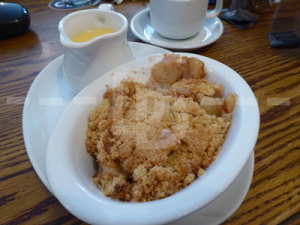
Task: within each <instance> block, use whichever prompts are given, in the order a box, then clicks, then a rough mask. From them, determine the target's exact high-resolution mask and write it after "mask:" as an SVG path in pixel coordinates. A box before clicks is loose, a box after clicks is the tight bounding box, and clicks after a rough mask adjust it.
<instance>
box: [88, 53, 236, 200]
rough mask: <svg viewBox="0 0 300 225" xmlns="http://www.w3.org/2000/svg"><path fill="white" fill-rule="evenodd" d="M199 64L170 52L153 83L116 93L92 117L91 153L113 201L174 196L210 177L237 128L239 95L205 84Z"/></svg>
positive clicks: (126, 85) (129, 83) (127, 83)
mask: <svg viewBox="0 0 300 225" xmlns="http://www.w3.org/2000/svg"><path fill="white" fill-rule="evenodd" d="M205 76H206V72H205V70H204V63H203V62H202V61H200V60H199V59H197V58H187V57H180V56H179V55H175V54H166V55H164V58H163V59H162V61H160V62H158V63H156V64H155V65H153V67H152V69H151V77H150V78H149V80H148V82H147V84H146V85H144V84H141V83H138V82H135V81H134V80H132V79H127V80H123V81H122V82H121V84H120V85H119V86H118V87H116V88H114V89H110V88H108V89H107V91H106V93H105V94H104V96H103V97H104V100H103V103H102V105H100V106H97V107H96V108H95V109H94V110H93V111H92V112H91V113H90V116H89V122H88V130H87V139H86V148H87V152H89V153H90V154H91V155H92V156H93V157H95V160H96V161H97V163H98V166H99V169H98V171H97V172H96V173H95V174H94V176H93V182H94V183H95V185H97V187H98V188H99V189H100V190H101V191H102V192H103V193H104V194H105V195H106V196H108V197H111V198H113V199H118V200H121V201H133V202H145V201H152V200H156V199H161V198H165V197H168V196H170V195H172V194H174V193H176V192H178V191H180V190H181V189H183V188H184V187H186V186H188V185H189V184H191V183H192V182H193V181H194V180H195V179H196V178H197V177H200V176H202V175H203V174H204V173H205V169H206V168H207V167H208V166H209V165H210V164H211V163H212V162H213V161H214V160H215V159H216V157H217V156H218V154H219V152H220V151H221V147H222V144H223V142H224V139H225V137H226V133H227V131H228V128H229V126H230V122H231V114H232V111H233V109H234V107H235V103H236V99H237V95H236V94H233V93H229V94H228V95H227V96H226V97H224V98H222V91H223V87H222V85H221V84H219V85H216V84H213V83H212V82H208V81H207V80H206V79H205Z"/></svg>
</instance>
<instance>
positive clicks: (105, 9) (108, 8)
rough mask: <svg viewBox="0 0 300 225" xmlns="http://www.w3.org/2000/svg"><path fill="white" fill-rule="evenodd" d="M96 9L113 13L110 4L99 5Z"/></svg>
mask: <svg viewBox="0 0 300 225" xmlns="http://www.w3.org/2000/svg"><path fill="white" fill-rule="evenodd" d="M98 9H100V10H104V11H115V10H114V7H113V5H112V4H105V3H104V4H101V5H99V7H98Z"/></svg>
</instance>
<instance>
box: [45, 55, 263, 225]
mask: <svg viewBox="0 0 300 225" xmlns="http://www.w3.org/2000/svg"><path fill="white" fill-rule="evenodd" d="M176 54H180V55H181V56H188V57H196V58H199V59H200V60H202V61H204V62H205V64H206V66H207V67H206V68H207V70H208V74H210V73H222V74H224V76H227V77H228V78H230V79H231V80H230V82H233V83H234V84H235V85H236V87H237V88H238V90H239V93H238V96H246V98H239V100H238V106H237V108H238V109H239V110H241V111H242V115H237V116H241V118H240V119H239V120H240V121H241V122H242V125H244V126H247V129H241V128H240V130H238V132H239V133H238V136H237V138H236V139H237V140H234V141H233V144H232V145H233V146H232V147H231V148H230V152H227V153H226V154H223V153H222V151H221V153H220V155H222V158H221V159H220V160H219V158H218V159H217V160H216V161H218V162H217V163H216V161H215V162H214V163H213V164H212V165H211V166H210V167H209V168H208V169H207V171H206V175H204V176H202V177H201V178H200V179H197V180H195V181H194V182H193V183H192V184H191V185H190V186H188V187H186V188H184V189H183V190H181V191H180V192H178V193H176V194H174V195H172V196H170V197H168V198H165V199H161V200H156V201H152V202H145V203H125V202H119V201H114V200H111V199H109V198H104V199H103V198H101V199H100V198H97V197H95V195H94V194H93V193H89V192H88V191H87V190H86V189H85V188H84V187H83V186H82V185H81V184H80V181H79V180H76V179H74V176H72V173H74V171H73V172H72V171H68V169H69V163H68V160H69V161H70V159H68V156H67V155H66V154H65V152H66V150H65V151H64V150H63V151H60V150H61V148H63V147H65V146H66V145H65V143H63V141H64V140H65V138H66V137H67V136H68V131H69V132H70V129H74V128H72V127H69V128H67V126H66V122H67V123H70V121H72V118H73V119H74V118H79V117H80V115H79V114H78V112H77V111H76V110H75V112H74V109H77V108H76V107H75V104H72V103H74V100H75V99H76V97H84V96H90V95H89V94H88V93H90V92H91V91H92V90H93V89H95V87H98V86H100V85H104V84H103V83H105V77H107V76H111V74H112V73H113V72H114V71H118V70H120V69H121V70H122V68H123V69H124V68H133V65H135V66H136V65H137V64H138V65H144V64H145V62H146V61H148V59H149V58H150V57H149V56H148V57H144V58H141V59H137V60H133V61H130V62H128V63H125V64H123V65H121V66H119V67H117V68H115V69H112V70H111V71H109V72H107V73H105V74H104V75H102V76H101V77H99V78H98V79H97V80H95V81H94V82H93V83H92V84H90V85H89V86H88V87H86V88H85V89H83V90H82V91H81V92H80V93H79V94H78V95H77V96H76V97H75V98H74V99H73V100H72V102H71V103H70V104H69V105H68V106H67V108H66V109H65V110H64V112H63V113H62V115H61V116H60V118H59V120H58V121H57V124H56V125H55V127H54V129H53V132H52V135H51V137H50V140H49V144H48V149H47V165H46V167H47V174H48V179H49V182H50V185H51V188H52V190H53V192H54V194H55V196H56V197H57V198H58V200H59V201H60V202H61V203H62V205H63V206H64V207H65V208H66V209H67V210H68V211H69V212H71V213H72V214H73V215H74V216H76V217H78V218H79V219H81V220H83V221H85V222H87V223H91V224H105V225H107V224H132V225H134V224H162V223H168V222H171V221H174V220H177V219H180V218H182V217H185V216H187V215H189V214H191V213H193V212H195V211H197V210H199V209H200V208H203V207H204V206H206V205H208V204H209V203H210V202H212V201H213V200H214V199H216V198H217V197H218V196H219V195H220V194H221V193H222V192H224V191H225V190H226V189H227V187H228V186H229V185H230V184H231V183H232V182H233V181H234V179H235V178H236V177H237V175H238V174H239V173H240V171H241V170H242V168H243V167H244V165H245V164H246V162H247V160H248V158H249V157H250V155H251V152H252V151H253V149H254V147H255V144H256V140H257V137H258V132H259V123H260V117H259V108H258V104H257V101H256V99H255V96H254V94H253V92H252V90H251V88H250V87H249V86H248V84H247V83H246V82H245V81H244V79H243V78H242V77H241V76H240V75H239V74H237V73H236V72H235V71H233V70H232V69H230V68H229V67H227V66H226V65H224V64H222V63H220V62H218V61H216V60H213V59H210V58H207V57H204V56H200V55H195V54H190V53H176ZM159 56H162V55H161V54H159V55H154V56H152V58H153V57H159ZM148 62H149V61H148ZM143 63H144V64H143ZM228 75H229V76H228ZM222 76H223V75H222ZM224 79H225V78H224ZM226 79H227V78H226ZM232 91H234V90H232ZM234 92H235V91H234ZM249 100H250V104H249ZM235 111H236V109H235ZM70 112H73V113H74V114H73V115H71V116H70V115H69V113H70ZM234 117H235V115H233V122H234ZM68 129H69V130H68ZM242 137H243V138H242ZM239 138H242V139H239ZM60 145H63V146H60ZM241 149H242V150H241ZM86 154H87V153H86ZM220 155H219V156H220ZM58 156H59V157H58ZM233 158H234V163H233ZM64 160H65V161H64ZM218 165H221V167H220V166H218ZM223 166H226V167H223ZM219 167H220V168H221V169H220V168H219ZM223 168H226V170H225V169H223ZM207 174H210V175H209V176H207ZM199 190H200V191H201V193H200V194H199ZM99 192H100V191H99ZM70 196H71V197H70ZM170 205H171V206H173V205H175V206H178V207H170Z"/></svg>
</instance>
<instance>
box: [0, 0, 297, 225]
mask: <svg viewBox="0 0 300 225" xmlns="http://www.w3.org/2000/svg"><path fill="white" fill-rule="evenodd" d="M48 1H49V0H39V1H34V0H16V1H14V2H17V3H19V4H22V5H24V6H25V7H26V8H27V9H28V11H29V13H30V15H31V26H30V30H29V31H28V32H27V33H26V34H24V35H22V36H18V37H14V38H10V39H6V40H0V85H1V86H0V87H1V88H0V115H1V116H0V129H1V132H0V143H1V144H0V150H1V151H0V171H1V172H0V181H1V183H0V224H19V223H20V224H22V223H23V224H83V222H81V221H79V220H78V219H77V218H75V217H74V216H72V215H71V214H70V213H69V212H68V211H67V210H66V209H64V208H63V207H62V205H61V204H60V203H59V202H58V201H57V200H56V198H55V197H54V196H53V195H52V194H51V193H50V192H49V191H48V190H47V189H46V187H45V186H44V185H43V183H42V182H41V181H40V179H39V178H38V176H37V174H36V173H35V171H34V169H33V167H32V165H31V163H30V161H29V159H28V155H27V153H26V149H25V146H24V141H23V132H22V109H23V101H24V99H25V97H26V94H27V92H28V89H29V87H30V85H31V84H32V82H33V80H34V79H35V78H36V76H37V75H38V74H39V72H40V71H41V70H42V69H43V68H44V67H45V66H46V65H47V64H49V63H50V62H51V61H52V60H54V59H55V58H56V57H58V56H59V55H61V54H63V52H64V49H63V46H62V45H61V44H60V42H59V33H58V29H57V25H58V22H59V21H60V20H61V19H62V18H63V17H64V16H66V15H67V14H68V13H70V11H55V10H52V9H50V8H49V7H48V3H49V2H48ZM147 7H149V1H139V0H136V1H129V0H125V1H124V2H123V3H122V4H121V5H115V10H116V11H118V12H121V13H122V14H124V15H125V16H126V17H127V19H128V20H129V21H130V20H131V19H132V17H133V16H134V15H135V14H136V13H137V12H138V11H140V10H142V9H144V8H147ZM299 12H300V1H295V0H283V1H282V2H281V3H276V4H274V5H273V6H272V8H271V9H270V10H263V9H259V8H257V9H256V12H255V14H257V15H259V18H258V19H257V21H258V22H259V23H258V24H257V25H255V26H252V27H248V28H246V29H244V30H238V29H237V28H235V27H233V26H232V25H230V24H229V23H227V22H225V21H223V24H224V33H223V35H222V36H221V38H220V39H219V40H217V41H216V42H215V43H213V44H211V45H209V46H207V47H204V48H201V49H197V50H195V51H192V52H193V53H195V54H201V55H204V56H207V57H210V58H213V59H215V60H218V61H220V62H222V63H224V64H226V65H228V66H229V67H231V68H232V69H234V70H235V71H237V72H238V73H239V74H240V75H241V76H242V77H243V78H244V79H245V80H246V81H247V82H248V84H249V85H250V86H251V88H252V90H253V91H254V93H255V95H256V97H257V100H258V102H259V107H260V115H261V127H260V134H259V137H258V141H257V145H256V148H255V170H254V176H253V180H252V184H251V187H250V190H249V193H248V194H247V196H246V199H245V200H244V202H243V204H242V205H241V207H240V208H239V209H238V210H237V211H236V212H235V213H234V214H233V215H232V216H231V217H230V218H229V219H228V220H227V221H226V222H224V224H230V225H236V224H255V225H256V224H300V49H299V48H272V47H270V45H269V38H268V36H267V35H268V33H269V32H275V31H287V30H293V31H294V32H295V33H296V34H297V35H298V36H299V37H300V13H299ZM128 40H129V41H137V42H140V40H139V39H138V38H136V37H135V36H134V34H133V33H132V32H131V31H130V30H129V31H128ZM22 99H23V100H22Z"/></svg>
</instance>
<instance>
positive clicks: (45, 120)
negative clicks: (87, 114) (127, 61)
mask: <svg viewBox="0 0 300 225" xmlns="http://www.w3.org/2000/svg"><path fill="white" fill-rule="evenodd" d="M129 44H130V47H131V49H132V50H133V53H134V55H135V57H136V58H140V57H143V56H147V55H152V54H157V53H169V51H167V50H165V49H161V48H158V47H155V46H151V45H146V44H141V43H134V42H130V43H129ZM62 61H63V56H60V57H58V58H56V59H55V60H54V61H52V62H51V63H50V64H49V65H48V66H46V67H45V68H44V69H43V70H42V71H41V72H40V74H39V75H38V76H37V77H36V79H35V80H34V82H33V83H32V85H31V87H30V90H29V91H28V94H27V98H26V101H25V105H24V110H23V135H24V142H25V146H26V149H27V154H28V156H29V159H30V161H31V163H32V166H33V168H34V169H35V171H36V173H37V174H38V176H39V178H40V179H41V180H42V182H43V183H44V185H45V186H46V187H47V188H48V190H49V191H50V192H52V190H51V188H50V185H49V182H48V178H47V173H46V165H45V163H46V149H47V145H48V140H49V138H50V134H51V132H52V129H53V127H54V125H55V123H56V121H57V119H58V118H59V116H60V115H61V113H62V111H63V110H64V109H65V108H66V106H67V105H68V104H69V102H70V101H71V100H72V99H73V98H74V96H75V93H74V92H72V90H71V89H70V88H69V87H68V85H67V84H66V82H65V80H64V78H63V73H62ZM253 167H254V154H253V153H252V155H251V157H250V158H249V160H248V162H247V164H246V165H245V167H244V169H243V170H242V172H241V173H240V174H239V175H238V177H237V178H236V180H235V181H234V182H233V183H232V184H231V185H230V186H229V188H228V189H227V190H226V191H225V192H224V193H223V194H222V195H221V196H219V197H218V198H217V199H216V200H215V201H214V202H212V203H211V204H209V205H208V206H206V207H205V208H203V209H202V210H200V211H198V212H196V213H194V214H192V215H191V216H188V217H186V218H183V219H181V220H179V221H176V222H173V223H171V224H172V225H177V224H202V221H204V222H205V223H203V224H207V225H209V224H211V225H212V224H219V223H221V222H222V221H225V220H226V219H227V218H228V217H229V216H231V215H232V214H233V213H234V212H235V211H236V210H237V209H238V207H239V206H240V204H241V203H242V202H243V200H244V198H245V196H246V194H247V192H248V189H249V186H250V183H251V180H252V175H253Z"/></svg>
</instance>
